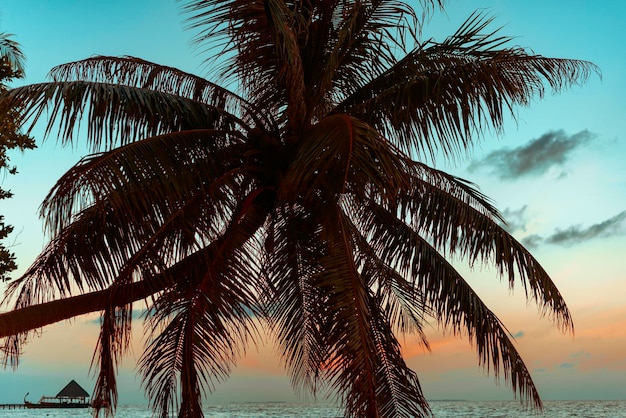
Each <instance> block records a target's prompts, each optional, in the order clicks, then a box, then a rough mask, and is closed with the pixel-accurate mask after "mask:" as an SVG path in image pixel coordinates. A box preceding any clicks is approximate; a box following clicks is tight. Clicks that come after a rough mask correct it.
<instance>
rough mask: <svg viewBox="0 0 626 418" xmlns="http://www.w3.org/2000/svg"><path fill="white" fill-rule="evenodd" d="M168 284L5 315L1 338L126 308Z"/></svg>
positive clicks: (131, 286)
mask: <svg viewBox="0 0 626 418" xmlns="http://www.w3.org/2000/svg"><path fill="white" fill-rule="evenodd" d="M166 284H167V281H156V284H154V285H152V284H151V285H150V286H149V285H147V284H146V283H145V282H144V281H140V282H135V283H130V284H127V285H124V286H123V287H122V288H119V287H118V288H116V289H115V292H116V294H117V295H119V297H115V298H111V297H110V295H111V292H113V290H112V289H111V288H109V289H106V290H100V291H98V292H91V293H86V294H84V295H78V296H73V297H69V298H65V299H59V300H54V301H51V302H46V303H41V304H36V305H32V306H28V307H26V308H21V309H15V310H13V311H9V312H4V313H2V314H0V338H4V337H9V336H11V335H16V334H20V333H23V332H26V331H30V330H33V329H37V328H41V327H43V326H46V325H50V324H54V323H56V322H59V321H63V320H64V319H70V318H73V317H75V316H78V315H84V314H87V313H90V312H97V311H102V310H104V309H105V308H107V307H110V304H111V303H113V304H114V306H124V305H126V304H128V303H131V302H134V301H136V300H140V299H145V298H146V297H148V296H150V295H151V294H153V293H156V292H158V291H160V290H163V288H164V287H165V285H166ZM159 285H161V286H159ZM159 287H161V288H159Z"/></svg>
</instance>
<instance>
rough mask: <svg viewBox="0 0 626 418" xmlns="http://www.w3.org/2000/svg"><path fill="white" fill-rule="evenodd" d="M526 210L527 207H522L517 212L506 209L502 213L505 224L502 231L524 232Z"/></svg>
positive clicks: (526, 218)
mask: <svg viewBox="0 0 626 418" xmlns="http://www.w3.org/2000/svg"><path fill="white" fill-rule="evenodd" d="M527 208H528V205H524V206H522V207H521V208H520V209H517V210H513V209H509V208H506V209H505V210H504V211H503V212H502V216H503V217H504V219H505V220H506V224H505V225H502V226H503V227H504V229H506V230H507V231H508V232H510V233H513V232H515V231H526V223H527V220H528V217H527V216H526V209H527Z"/></svg>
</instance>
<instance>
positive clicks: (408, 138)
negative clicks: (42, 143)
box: [0, 0, 596, 417]
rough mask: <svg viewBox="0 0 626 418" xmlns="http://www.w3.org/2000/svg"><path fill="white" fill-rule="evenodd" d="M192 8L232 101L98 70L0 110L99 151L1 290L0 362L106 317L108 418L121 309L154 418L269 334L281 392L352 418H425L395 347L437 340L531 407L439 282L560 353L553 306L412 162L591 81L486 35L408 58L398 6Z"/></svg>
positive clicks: (121, 341) (485, 335) (49, 202)
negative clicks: (140, 334) (474, 270)
mask: <svg viewBox="0 0 626 418" xmlns="http://www.w3.org/2000/svg"><path fill="white" fill-rule="evenodd" d="M423 3H424V4H423V7H424V8H425V9H431V8H433V7H435V6H441V4H439V3H440V1H435V0H431V1H426V0H425V1H424V2H423ZM183 7H184V9H185V10H186V12H187V13H189V15H190V23H191V26H192V27H194V28H196V30H197V31H198V35H197V39H196V40H197V42H198V43H199V44H200V45H201V46H204V47H206V48H207V50H208V49H209V47H210V46H212V45H214V44H215V43H219V44H221V45H222V46H223V50H222V51H221V52H220V54H223V55H222V57H225V58H223V60H222V64H221V65H220V66H218V67H217V71H218V73H216V74H218V75H219V76H220V80H221V81H220V82H222V83H223V85H232V86H236V87H237V92H232V91H229V90H227V89H225V88H222V87H220V86H219V85H217V84H215V83H213V82H209V81H207V80H205V79H203V78H200V77H197V76H195V75H192V74H188V73H185V72H182V71H179V70H177V69H175V68H170V67H164V66H160V65H157V64H154V63H151V62H146V61H143V60H141V59H138V58H133V57H104V56H98V57H94V58H89V59H86V60H82V61H78V62H73V63H69V64H64V65H61V66H59V67H57V68H55V69H53V70H52V72H51V78H52V80H51V81H50V82H47V83H43V84H36V85H30V86H26V87H20V88H16V89H13V90H11V91H10V92H9V93H8V94H7V95H5V97H4V100H8V101H9V102H10V103H16V104H19V105H20V108H21V109H23V114H24V116H25V117H29V118H30V120H31V121H34V122H36V121H37V119H39V118H40V116H41V115H42V113H43V112H44V111H45V110H47V113H48V115H49V118H48V121H47V133H52V132H53V130H56V129H58V134H59V138H60V140H61V141H62V142H64V143H66V142H71V141H74V140H75V138H76V136H77V128H78V126H79V123H80V122H83V123H84V124H86V127H87V133H86V138H87V140H88V141H89V143H90V144H91V146H92V147H93V149H94V154H92V155H90V156H87V157H85V158H83V159H82V160H81V161H79V162H78V163H77V164H76V165H75V166H74V167H73V168H71V169H70V170H69V171H68V172H67V173H66V174H65V175H64V176H63V177H61V179H59V181H58V182H57V183H56V185H55V186H54V187H53V189H52V190H51V191H50V193H49V195H48V196H47V197H46V199H45V201H44V203H43V205H42V209H41V213H42V216H43V217H44V219H45V221H46V225H47V228H48V229H49V231H50V233H51V236H52V239H51V242H50V244H49V245H48V246H47V248H46V249H45V250H44V251H43V252H42V254H41V255H40V256H39V257H38V258H37V259H36V260H35V262H34V263H33V265H32V266H31V267H30V268H29V269H28V270H27V271H26V273H25V274H24V275H23V276H22V277H21V278H19V279H16V280H13V281H11V282H10V283H9V287H8V290H7V294H6V296H5V303H7V302H9V301H11V303H14V310H13V311H12V312H9V313H6V314H3V315H0V330H2V332H1V333H0V336H4V337H6V338H5V345H4V351H5V353H6V354H7V361H8V362H10V363H12V364H14V363H15V360H16V357H17V354H18V353H19V351H20V347H21V345H22V344H23V343H24V342H26V341H27V339H28V336H29V333H28V331H29V330H31V329H34V328H38V327H41V326H43V325H46V324H48V323H51V322H54V321H58V320H62V319H66V318H70V317H73V316H76V315H80V314H82V313H86V312H92V311H102V321H101V324H102V325H101V333H100V339H99V342H98V347H97V349H96V355H95V357H94V359H95V362H96V364H97V367H98V368H99V369H98V370H99V377H98V382H97V387H96V390H95V395H94V397H95V398H96V399H97V400H98V401H99V402H98V405H103V406H104V407H105V408H108V409H106V412H107V414H108V413H109V412H110V411H111V410H112V408H114V406H115V404H116V400H117V391H116V382H115V369H116V365H117V363H118V361H119V359H120V356H121V355H123V354H124V352H125V350H126V349H127V348H128V345H129V336H130V331H131V313H132V312H131V310H132V303H133V302H134V301H137V300H147V301H149V311H148V314H147V320H146V324H147V332H148V335H149V338H148V343H147V345H146V348H145V352H144V353H143V356H142V357H141V360H140V370H141V374H142V375H143V382H144V385H145V389H146V392H147V394H148V396H149V398H150V400H151V403H152V406H153V408H154V409H155V411H156V412H157V413H158V414H159V415H160V416H166V415H167V414H168V413H169V411H171V410H178V413H179V416H181V417H197V416H201V415H202V411H201V399H202V394H203V393H206V392H210V391H211V390H212V389H213V388H214V385H215V384H216V383H217V382H219V381H220V380H222V379H224V378H226V377H227V376H228V374H229V371H230V369H231V367H232V366H233V365H234V364H235V362H236V361H237V358H238V356H239V355H240V353H241V352H242V350H243V349H244V348H245V346H246V345H247V344H250V343H254V341H255V338H256V337H257V335H258V332H259V324H261V323H264V324H266V325H267V326H268V327H269V328H270V329H271V330H272V332H273V333H274V335H275V336H276V341H277V344H278V346H279V352H280V353H281V355H282V359H283V361H284V364H285V367H286V368H287V369H288V371H289V373H290V375H291V377H292V382H293V385H294V387H296V388H298V389H301V390H305V391H312V392H316V391H318V390H319V389H323V390H328V391H329V392H330V393H333V394H335V395H336V396H337V397H338V399H339V400H340V401H341V403H342V404H343V405H344V407H345V414H346V416H355V417H396V416H398V417H399V416H405V417H414V416H427V415H429V414H430V411H429V408H428V403H427V401H426V400H425V398H424V396H423V394H422V391H421V388H420V383H419V381H418V377H417V375H416V373H415V372H414V371H413V370H411V369H410V368H409V367H408V366H407V365H406V363H405V361H404V359H403V357H402V354H401V349H400V344H399V342H398V339H397V338H396V335H397V334H407V333H412V334H416V335H418V336H419V337H420V338H421V339H422V341H423V343H424V344H425V345H426V346H428V343H427V341H426V338H425V336H424V334H423V332H422V329H423V326H424V324H425V323H426V321H428V320H434V321H436V322H437V323H438V324H440V325H441V327H442V328H445V329H447V330H451V331H452V332H453V333H455V334H463V335H467V336H468V337H469V339H470V341H471V342H472V343H473V345H474V346H475V347H476V350H477V351H478V354H479V362H480V363H481V364H482V365H484V366H485V367H487V368H488V369H489V370H492V371H493V372H494V373H495V374H496V376H498V375H499V374H501V373H503V374H504V377H505V379H506V380H507V381H508V382H509V383H510V384H511V386H512V389H513V391H514V392H515V393H516V394H518V395H519V396H520V397H521V398H522V399H523V400H527V401H530V402H531V403H532V404H533V405H535V406H538V407H540V406H541V401H540V398H539V395H538V393H537V390H536V388H535V385H534V384H533V381H532V379H531V376H530V373H529V371H528V370H527V368H526V366H525V365H524V362H523V361H522V359H521V358H520V356H519V354H518V352H517V350H516V348H515V346H514V345H513V344H512V341H511V336H510V334H509V333H508V331H507V330H506V329H505V328H504V326H503V324H502V323H501V322H500V320H499V319H498V318H497V317H496V316H495V315H494V314H493V313H492V312H491V311H490V310H489V309H488V308H487V307H486V306H485V305H484V303H483V302H482V301H481V299H480V298H479V297H478V295H477V294H476V293H475V292H474V291H473V290H472V288H471V287H470V286H469V284H468V283H467V282H466V281H465V279H464V278H463V277H462V276H461V275H460V274H459V273H458V272H457V271H456V270H455V269H454V267H453V266H452V265H451V264H450V262H449V261H448V260H449V258H450V257H457V256H458V257H462V258H463V259H465V260H467V262H468V263H470V264H474V263H490V264H493V265H495V266H496V267H497V269H498V271H499V272H500V274H501V275H503V276H505V277H506V278H507V279H508V283H509V285H510V287H513V286H514V285H515V284H516V283H521V285H522V286H523V288H524V290H525V291H526V296H527V298H529V299H533V300H535V301H536V302H537V304H538V306H539V307H540V310H541V311H542V312H543V313H548V314H549V315H551V317H553V319H554V321H555V323H556V324H557V325H558V326H560V327H561V328H562V329H564V330H571V329H572V321H571V317H570V313H569V311H568V309H567V307H566V305H565V302H564V301H563V299H562V297H561V295H560V293H559V291H558V290H557V289H556V287H555V285H554V283H553V282H552V280H551V279H550V277H549V276H548V274H547V273H546V272H545V271H544V269H543V268H542V267H541V266H540V265H539V263H538V262H537V260H536V259H535V258H533V256H532V255H531V254H530V253H529V252H528V251H527V250H526V249H525V248H524V247H523V246H522V245H521V244H520V243H518V242H517V241H516V240H515V239H514V238H513V237H512V236H511V235H509V234H508V233H507V232H506V231H505V230H504V229H503V228H502V227H501V226H500V222H501V221H502V218H501V215H500V214H499V213H498V211H497V210H496V209H495V208H494V207H493V206H492V205H491V204H490V202H489V200H488V199H487V198H486V197H485V196H483V195H482V194H481V193H480V192H479V191H478V190H477V189H476V188H475V187H474V186H473V185H472V184H471V183H469V182H467V181H464V180H462V179H460V178H456V177H454V176H451V175H449V174H446V173H445V172H442V171H439V170H436V169H434V168H431V167H429V166H428V165H426V164H425V163H423V162H420V161H424V159H425V158H427V157H431V156H434V155H435V154H437V153H443V154H444V155H446V156H449V157H453V156H455V155H458V154H459V153H462V152H465V151H467V150H468V149H469V148H470V147H471V144H472V143H473V142H474V138H475V135H476V134H478V133H480V132H481V131H483V130H484V129H487V128H495V129H496V130H497V129H499V128H500V127H501V124H502V121H503V118H504V116H505V115H506V113H507V110H508V109H512V108H513V107H514V106H515V105H520V104H521V105H526V104H528V103H529V101H530V100H531V98H533V97H535V96H542V95H543V93H544V89H545V86H546V85H548V86H550V87H551V88H552V89H553V90H555V91H559V90H560V89H562V88H563V87H567V86H570V85H572V84H574V83H579V82H582V81H584V80H585V79H586V78H587V77H588V76H589V74H590V73H591V72H594V71H596V68H595V66H593V64H590V63H588V62H585V61H576V60H567V59H551V58H545V57H542V56H538V55H533V54H531V53H529V52H527V51H526V50H524V49H521V48H518V47H509V46H507V45H508V42H509V39H507V38H505V37H501V36H500V35H499V34H498V32H493V31H489V30H487V28H488V25H489V23H490V19H488V18H486V17H484V16H483V15H481V14H475V15H472V16H471V17H470V18H469V19H468V20H467V21H466V22H465V23H464V24H463V25H462V27H461V28H460V29H459V30H458V31H457V32H456V33H455V34H453V35H452V36H450V37H449V38H447V39H446V40H444V41H443V42H434V41H428V42H421V41H420V40H419V39H418V38H417V36H416V35H415V33H416V30H415V28H416V25H419V24H421V22H420V21H419V19H418V16H419V14H418V12H417V11H416V10H414V8H413V7H412V6H410V5H409V4H407V3H405V2H402V1H395V0H319V1H310V0H309V1H307V0H298V1H286V0H263V1H262V0H253V1H250V0H204V1H201V0H188V1H186V2H185V4H184V6H183ZM398 51H402V53H399V52H398ZM218 61H219V60H218ZM34 122H33V123H34Z"/></svg>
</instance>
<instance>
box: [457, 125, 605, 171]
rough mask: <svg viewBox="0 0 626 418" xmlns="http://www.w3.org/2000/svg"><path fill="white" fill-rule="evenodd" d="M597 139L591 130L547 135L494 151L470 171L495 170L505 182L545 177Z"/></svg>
mask: <svg viewBox="0 0 626 418" xmlns="http://www.w3.org/2000/svg"><path fill="white" fill-rule="evenodd" d="M594 137H595V135H594V134H593V133H591V132H589V131H587V130H584V131H580V132H578V133H576V134H573V135H567V134H566V133H565V131H563V130H559V131H552V132H547V133H545V134H543V135H542V136H540V137H539V138H537V139H533V140H532V141H530V142H529V143H528V144H526V145H523V146H520V147H517V148H513V149H511V148H502V149H499V150H495V151H492V152H491V153H489V154H488V155H487V156H486V157H485V158H483V159H481V160H478V161H474V162H472V164H471V165H470V166H469V167H468V169H469V170H470V171H476V170H478V169H482V168H491V170H492V172H493V173H494V174H496V175H498V176H499V177H500V178H501V179H514V178H518V177H522V176H532V175H535V176H536V175H541V174H544V173H545V172H547V171H548V170H549V169H550V168H551V167H554V166H562V165H563V164H564V163H565V162H566V161H567V159H568V158H569V156H570V154H571V153H572V151H574V150H575V149H576V148H578V147H580V146H581V145H584V144H585V143H587V142H589V141H590V140H591V139H593V138H594Z"/></svg>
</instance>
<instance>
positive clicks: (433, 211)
mask: <svg viewBox="0 0 626 418" xmlns="http://www.w3.org/2000/svg"><path fill="white" fill-rule="evenodd" d="M426 167H427V166H425V165H421V170H420V171H422V173H424V168H426ZM429 171H430V173H429V174H430V176H429V177H430V178H429V179H428V181H422V180H421V179H420V178H419V177H417V176H416V177H414V179H415V180H416V182H415V184H414V187H413V188H412V189H410V190H407V194H403V196H402V198H401V199H402V200H403V204H401V205H400V206H401V207H403V209H401V213H402V214H403V216H406V218H402V219H409V220H410V223H411V226H412V228H414V229H415V231H417V232H419V233H421V234H424V235H425V236H428V237H430V238H431V239H432V242H433V243H434V245H435V247H437V248H438V249H439V250H445V248H448V250H449V252H450V255H452V256H456V255H458V256H460V257H467V258H468V260H469V262H470V265H474V263H476V262H480V263H484V264H492V263H493V264H495V266H496V267H497V268H498V272H499V274H500V276H501V277H507V279H508V282H509V287H510V288H511V289H513V287H514V285H515V280H516V275H517V276H518V278H519V280H520V281H521V283H522V286H523V288H524V291H525V293H526V297H527V298H529V297H531V298H532V299H534V300H535V301H537V303H538V305H539V307H540V309H541V312H542V314H546V313H550V314H551V315H552V317H553V319H554V322H555V323H556V324H557V325H558V326H560V327H561V328H562V329H563V330H564V331H568V330H571V331H573V322H572V317H571V314H570V312H569V309H568V308H567V305H566V303H565V301H564V299H563V297H562V296H561V293H560V292H559V291H558V289H557V287H556V285H555V284H554V282H553V281H552V279H551V278H550V276H549V275H548V273H547V272H546V271H545V270H544V269H543V267H542V266H541V265H540V263H539V262H538V261H537V260H536V259H535V258H534V257H533V256H532V254H530V252H529V251H528V250H527V249H526V248H524V246H523V245H521V244H520V243H519V242H518V241H517V240H516V239H515V238H513V237H512V236H511V235H510V234H509V233H508V232H507V231H506V230H505V229H504V228H503V227H502V226H501V225H500V224H499V223H498V222H497V221H498V220H501V218H500V215H499V213H498V212H497V211H495V209H494V208H493V207H492V206H491V205H490V203H489V202H488V201H486V200H485V198H484V196H483V195H482V194H481V193H480V192H477V191H475V190H473V189H472V188H471V187H470V186H469V185H468V184H467V183H465V182H463V181H460V180H459V179H456V178H454V177H453V176H450V175H447V174H445V173H442V172H440V171H437V170H432V169H431V170H429ZM433 186H434V187H433ZM477 203H478V204H477ZM404 205H406V206H404Z"/></svg>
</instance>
